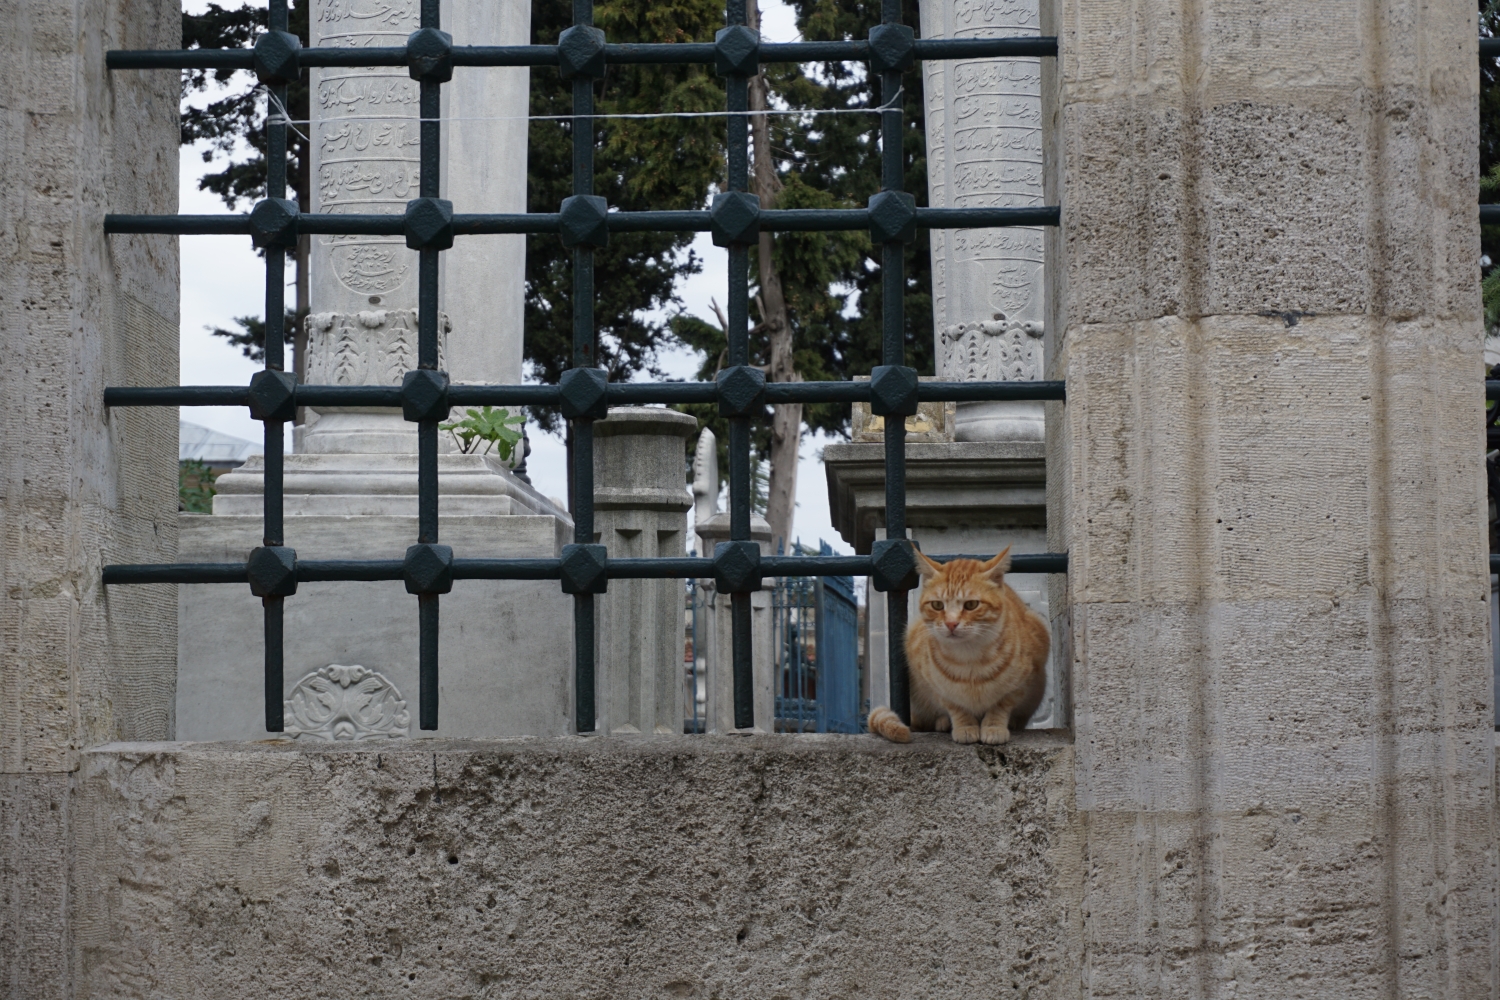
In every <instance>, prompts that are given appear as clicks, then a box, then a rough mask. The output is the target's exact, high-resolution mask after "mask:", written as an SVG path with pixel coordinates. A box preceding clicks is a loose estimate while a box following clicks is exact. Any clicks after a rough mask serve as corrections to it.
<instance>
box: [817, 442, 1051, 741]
mask: <svg viewBox="0 0 1500 1000" xmlns="http://www.w3.org/2000/svg"><path fill="white" fill-rule="evenodd" d="M884 457H885V446H884V445H882V444H874V443H860V442H856V443H852V444H832V445H829V446H828V447H827V448H825V449H824V450H823V465H824V468H825V469H826V471H827V475H828V500H829V509H830V510H831V511H832V514H833V526H834V528H835V529H837V531H838V532H839V534H840V535H841V536H842V537H843V539H844V541H845V542H847V543H849V544H850V545H852V546H854V550H855V552H857V553H859V554H861V555H863V554H867V553H868V552H869V551H870V546H871V544H872V543H873V542H874V541H875V540H876V539H879V538H884V537H885V465H884ZM906 487H907V488H906V523H907V528H908V531H909V534H910V537H911V538H912V539H913V540H914V541H915V542H916V543H917V544H918V546H919V547H920V548H921V549H922V551H924V552H928V553H932V554H934V555H939V554H950V555H951V554H963V555H979V556H986V557H987V556H992V555H994V554H996V553H997V552H999V551H1000V550H1001V549H1004V548H1005V547H1006V546H1007V545H1008V546H1010V547H1011V549H1010V550H1011V553H1012V554H1013V555H1022V554H1032V553H1040V552H1046V551H1047V505H1046V490H1047V472H1046V446H1045V444H1044V443H1043V442H1041V441H1009V442H1001V441H946V442H935V441H934V442H920V443H911V444H908V445H907V446H906ZM1005 580H1006V582H1007V583H1008V584H1010V585H1011V586H1012V587H1013V588H1015V590H1016V593H1018V594H1019V595H1020V596H1021V598H1022V599H1023V600H1024V601H1025V602H1026V603H1027V605H1028V606H1029V607H1030V608H1031V609H1032V610H1033V611H1035V612H1037V613H1038V614H1040V615H1041V616H1042V617H1043V618H1044V619H1046V620H1047V621H1048V622H1049V624H1050V623H1051V621H1052V618H1051V609H1050V606H1049V602H1048V594H1047V585H1046V584H1047V577H1046V575H1045V574H1041V573H1011V574H1008V575H1007V576H1006V578H1005ZM916 617H917V591H915V590H913V591H911V593H910V597H909V600H908V610H907V620H908V621H914V620H916ZM867 622H868V628H869V634H868V637H867V641H866V643H865V663H866V677H867V679H868V680H867V683H868V685H869V692H868V697H869V699H870V704H871V705H872V706H874V705H884V704H888V703H889V702H888V697H889V695H888V691H889V683H890V682H889V678H890V665H889V662H888V658H887V657H888V650H889V647H888V644H887V639H886V635H887V624H886V608H885V599H884V595H879V594H872V595H871V600H870V601H869V606H868V613H867ZM1062 669H1063V667H1062V659H1061V658H1060V657H1058V656H1057V642H1056V640H1055V639H1054V641H1053V652H1052V655H1051V656H1050V657H1049V658H1048V661H1047V693H1046V695H1045V696H1044V698H1043V700H1042V704H1041V705H1040V706H1039V707H1038V708H1037V710H1036V713H1035V714H1034V715H1033V716H1032V718H1031V722H1030V725H1029V727H1028V728H1032V729H1059V728H1063V727H1064V726H1066V725H1067V705H1066V703H1065V692H1066V690H1067V684H1066V678H1065V677H1063V676H1062V673H1061V671H1062Z"/></svg>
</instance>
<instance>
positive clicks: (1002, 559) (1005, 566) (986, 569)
mask: <svg viewBox="0 0 1500 1000" xmlns="http://www.w3.org/2000/svg"><path fill="white" fill-rule="evenodd" d="M979 570H980V572H981V573H983V574H984V575H985V576H987V577H989V578H990V579H991V580H994V581H995V582H997V583H998V582H999V581H1000V578H1001V577H1002V576H1004V575H1005V574H1007V573H1009V572H1010V546H1009V545H1007V546H1006V547H1005V551H1004V552H1002V553H1000V554H999V555H998V556H996V557H995V558H993V559H991V560H990V561H989V562H987V563H985V564H984V565H983V566H980V567H979Z"/></svg>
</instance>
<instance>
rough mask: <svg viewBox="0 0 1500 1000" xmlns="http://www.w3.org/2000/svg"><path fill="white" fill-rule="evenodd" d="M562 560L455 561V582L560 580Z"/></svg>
mask: <svg viewBox="0 0 1500 1000" xmlns="http://www.w3.org/2000/svg"><path fill="white" fill-rule="evenodd" d="M561 578H562V560H560V559H455V560H453V579H455V580H559V579H561Z"/></svg>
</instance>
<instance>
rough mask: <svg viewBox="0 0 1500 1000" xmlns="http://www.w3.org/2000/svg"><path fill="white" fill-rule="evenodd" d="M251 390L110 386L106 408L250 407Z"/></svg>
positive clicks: (244, 388)
mask: <svg viewBox="0 0 1500 1000" xmlns="http://www.w3.org/2000/svg"><path fill="white" fill-rule="evenodd" d="M249 404H250V389H249V387H248V386H243V385H163V386H156V385H152V386H111V387H110V388H108V389H105V390H104V405H105V406H248V405H249Z"/></svg>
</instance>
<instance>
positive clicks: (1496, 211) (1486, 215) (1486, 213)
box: [1479, 205, 1500, 226]
mask: <svg viewBox="0 0 1500 1000" xmlns="http://www.w3.org/2000/svg"><path fill="white" fill-rule="evenodd" d="M1479 224H1480V225H1481V226H1494V225H1500V205H1480V206H1479Z"/></svg>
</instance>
